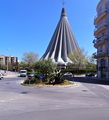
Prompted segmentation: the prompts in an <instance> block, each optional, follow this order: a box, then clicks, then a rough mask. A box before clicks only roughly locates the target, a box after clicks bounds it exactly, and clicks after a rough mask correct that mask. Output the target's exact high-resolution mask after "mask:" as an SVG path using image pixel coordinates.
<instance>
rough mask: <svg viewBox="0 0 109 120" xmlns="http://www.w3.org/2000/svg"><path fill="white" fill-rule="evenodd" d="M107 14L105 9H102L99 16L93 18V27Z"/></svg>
mask: <svg viewBox="0 0 109 120" xmlns="http://www.w3.org/2000/svg"><path fill="white" fill-rule="evenodd" d="M107 14H108V11H107V9H103V10H102V11H101V12H100V14H98V16H97V17H95V19H94V24H95V25H96V24H98V23H99V22H100V21H101V20H102V19H103V18H104V17H105V16H107Z"/></svg>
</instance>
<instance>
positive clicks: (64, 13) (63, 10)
mask: <svg viewBox="0 0 109 120" xmlns="http://www.w3.org/2000/svg"><path fill="white" fill-rule="evenodd" d="M61 16H66V9H65V8H62V12H61Z"/></svg>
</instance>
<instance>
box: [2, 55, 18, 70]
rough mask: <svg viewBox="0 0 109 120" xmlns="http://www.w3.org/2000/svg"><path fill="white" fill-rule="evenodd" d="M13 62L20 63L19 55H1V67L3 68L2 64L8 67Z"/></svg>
mask: <svg viewBox="0 0 109 120" xmlns="http://www.w3.org/2000/svg"><path fill="white" fill-rule="evenodd" d="M13 64H16V65H17V64H18V58H17V57H13V56H4V55H0V67H1V68H2V66H7V67H8V65H13Z"/></svg>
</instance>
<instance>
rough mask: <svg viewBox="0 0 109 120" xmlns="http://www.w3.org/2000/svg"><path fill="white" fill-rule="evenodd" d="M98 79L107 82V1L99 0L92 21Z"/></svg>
mask: <svg viewBox="0 0 109 120" xmlns="http://www.w3.org/2000/svg"><path fill="white" fill-rule="evenodd" d="M94 24H95V31H94V35H95V40H94V41H93V43H94V47H95V48H96V49H97V52H96V53H95V58H96V59H97V71H98V78H99V79H102V80H103V79H105V80H109V0H101V1H100V2H99V4H98V6H97V16H96V17H95V20H94Z"/></svg>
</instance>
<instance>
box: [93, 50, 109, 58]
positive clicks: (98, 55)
mask: <svg viewBox="0 0 109 120" xmlns="http://www.w3.org/2000/svg"><path fill="white" fill-rule="evenodd" d="M108 55H109V53H108V52H107V51H105V52H98V53H97V52H95V53H94V54H93V56H94V58H96V59H98V58H102V57H106V56H108Z"/></svg>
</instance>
